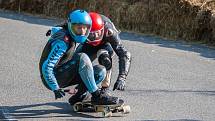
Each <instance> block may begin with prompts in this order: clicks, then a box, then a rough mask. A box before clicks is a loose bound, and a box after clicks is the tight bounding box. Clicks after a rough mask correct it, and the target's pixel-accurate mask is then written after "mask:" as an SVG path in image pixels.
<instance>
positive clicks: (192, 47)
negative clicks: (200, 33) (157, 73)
mask: <svg viewBox="0 0 215 121" xmlns="http://www.w3.org/2000/svg"><path fill="white" fill-rule="evenodd" d="M120 37H121V39H123V40H129V41H138V42H143V43H146V44H154V45H157V46H160V47H165V48H175V49H179V50H184V51H191V52H195V53H199V54H200V56H203V57H206V58H212V59H215V49H213V48H209V47H207V46H204V45H200V44H191V43H187V42H185V41H180V40H178V41H175V40H167V39H162V38H159V37H154V36H151V35H138V34H134V33H127V32H122V33H121V34H120Z"/></svg>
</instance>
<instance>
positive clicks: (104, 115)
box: [102, 111, 113, 118]
mask: <svg viewBox="0 0 215 121" xmlns="http://www.w3.org/2000/svg"><path fill="white" fill-rule="evenodd" d="M112 115H113V113H112V112H111V111H110V112H105V111H104V112H102V116H103V117H105V118H107V117H111V116H112Z"/></svg>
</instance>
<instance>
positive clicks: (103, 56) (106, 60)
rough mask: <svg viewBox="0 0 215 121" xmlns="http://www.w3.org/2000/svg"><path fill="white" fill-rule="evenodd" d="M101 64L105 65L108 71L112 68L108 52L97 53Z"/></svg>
mask: <svg viewBox="0 0 215 121" xmlns="http://www.w3.org/2000/svg"><path fill="white" fill-rule="evenodd" d="M97 57H98V62H99V64H101V65H103V66H104V67H105V68H106V69H107V70H110V69H111V68H112V58H111V57H110V55H109V53H108V51H107V50H100V51H99V52H98V53H97Z"/></svg>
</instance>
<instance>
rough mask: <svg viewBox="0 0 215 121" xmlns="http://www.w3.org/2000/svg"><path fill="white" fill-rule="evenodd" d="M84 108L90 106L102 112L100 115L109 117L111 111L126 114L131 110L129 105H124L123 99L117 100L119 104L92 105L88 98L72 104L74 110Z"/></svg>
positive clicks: (82, 109) (77, 110)
mask: <svg viewBox="0 0 215 121" xmlns="http://www.w3.org/2000/svg"><path fill="white" fill-rule="evenodd" d="M86 108H92V109H93V110H94V111H95V112H102V117H111V116H112V114H113V113H118V112H121V113H123V114H127V113H130V111H131V109H130V106H129V105H124V101H123V100H119V104H116V105H94V104H92V103H91V101H89V100H87V101H82V102H77V103H75V104H74V105H73V109H74V111H76V112H80V111H84V109H86Z"/></svg>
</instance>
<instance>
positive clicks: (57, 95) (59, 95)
mask: <svg viewBox="0 0 215 121" xmlns="http://www.w3.org/2000/svg"><path fill="white" fill-rule="evenodd" d="M54 95H55V99H58V98H62V97H63V96H65V92H64V91H63V89H58V90H55V91H54Z"/></svg>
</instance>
